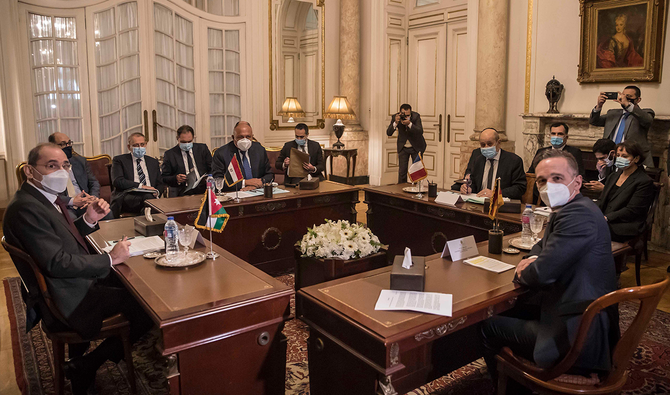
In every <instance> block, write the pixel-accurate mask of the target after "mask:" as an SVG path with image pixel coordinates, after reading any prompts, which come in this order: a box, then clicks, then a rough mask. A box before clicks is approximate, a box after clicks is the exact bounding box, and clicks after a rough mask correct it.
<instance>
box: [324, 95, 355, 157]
mask: <svg viewBox="0 0 670 395" xmlns="http://www.w3.org/2000/svg"><path fill="white" fill-rule="evenodd" d="M324 117H325V118H332V119H337V122H336V123H335V125H333V132H334V133H335V137H337V142H336V143H335V144H333V148H337V149H342V148H344V144H343V143H342V142H340V137H342V134H344V124H343V123H342V120H343V119H356V113H354V110H353V108H351V104H349V100H347V97H346V96H334V97H333V101H331V102H330V105H329V106H328V109H327V110H326V113H325V114H324Z"/></svg>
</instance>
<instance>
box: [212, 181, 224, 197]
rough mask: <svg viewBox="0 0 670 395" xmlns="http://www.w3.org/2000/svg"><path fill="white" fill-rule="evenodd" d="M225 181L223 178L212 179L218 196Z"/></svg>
mask: <svg viewBox="0 0 670 395" xmlns="http://www.w3.org/2000/svg"><path fill="white" fill-rule="evenodd" d="M225 181H226V179H225V178H223V177H217V178H215V179H214V184H215V186H216V194H217V195H219V194H220V193H221V191H222V190H223V183H224V182H225Z"/></svg>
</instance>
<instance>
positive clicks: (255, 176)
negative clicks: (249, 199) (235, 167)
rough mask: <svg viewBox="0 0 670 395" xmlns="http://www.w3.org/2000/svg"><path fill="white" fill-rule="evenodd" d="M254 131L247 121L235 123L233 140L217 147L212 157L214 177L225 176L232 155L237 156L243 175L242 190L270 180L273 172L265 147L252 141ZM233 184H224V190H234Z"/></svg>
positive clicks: (253, 187) (260, 185)
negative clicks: (230, 185)
mask: <svg viewBox="0 0 670 395" xmlns="http://www.w3.org/2000/svg"><path fill="white" fill-rule="evenodd" d="M253 138H254V132H253V130H252V129H251V125H250V124H249V122H246V121H240V122H238V123H237V124H235V129H234V132H233V141H231V142H230V143H228V144H226V145H224V146H222V147H221V148H219V149H217V150H216V152H215V153H214V158H212V173H213V176H214V178H217V177H225V176H226V171H228V164H230V161H231V159H232V158H233V155H236V156H237V161H238V163H239V164H240V170H241V171H242V175H243V176H244V180H242V187H241V190H242V191H248V190H251V189H256V188H260V187H262V186H263V184H267V183H270V182H272V180H273V179H274V174H273V173H272V167H270V160H269V159H268V154H267V152H266V151H265V148H263V146H262V145H261V144H260V143H259V142H256V141H253ZM235 188H236V185H235V186H232V187H229V186H227V185H226V186H224V187H223V190H224V191H234V190H235Z"/></svg>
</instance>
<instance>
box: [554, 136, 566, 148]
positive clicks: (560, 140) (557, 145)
mask: <svg viewBox="0 0 670 395" xmlns="http://www.w3.org/2000/svg"><path fill="white" fill-rule="evenodd" d="M551 145H552V146H553V147H554V148H561V146H562V145H563V137H558V136H551Z"/></svg>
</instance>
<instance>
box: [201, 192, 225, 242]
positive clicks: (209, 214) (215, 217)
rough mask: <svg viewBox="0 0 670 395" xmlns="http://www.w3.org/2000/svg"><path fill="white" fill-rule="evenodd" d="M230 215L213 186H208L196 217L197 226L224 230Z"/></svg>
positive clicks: (216, 230) (217, 230)
mask: <svg viewBox="0 0 670 395" xmlns="http://www.w3.org/2000/svg"><path fill="white" fill-rule="evenodd" d="M229 217H230V215H229V214H228V213H226V209H224V208H223V206H222V205H221V203H219V199H217V198H216V194H215V193H214V190H213V189H212V188H209V186H208V188H207V191H206V192H205V197H204V198H203V199H202V204H201V205H200V210H199V211H198V217H197V218H196V219H195V227H196V228H198V229H205V230H213V231H215V232H219V233H221V232H223V228H225V227H226V223H227V222H228V218H229Z"/></svg>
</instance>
